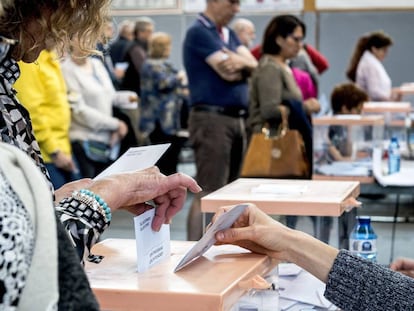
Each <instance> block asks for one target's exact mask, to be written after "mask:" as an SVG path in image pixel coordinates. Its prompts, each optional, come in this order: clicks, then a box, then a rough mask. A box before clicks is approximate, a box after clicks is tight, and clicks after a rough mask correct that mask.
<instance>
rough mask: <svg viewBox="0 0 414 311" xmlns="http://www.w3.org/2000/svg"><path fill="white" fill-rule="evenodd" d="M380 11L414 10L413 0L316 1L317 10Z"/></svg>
mask: <svg viewBox="0 0 414 311" xmlns="http://www.w3.org/2000/svg"><path fill="white" fill-rule="evenodd" d="M370 8H372V9H378V8H414V1H412V0H393V1H389V0H358V1H355V0H354V1H345V0H316V9H317V10H326V9H334V10H340V9H370Z"/></svg>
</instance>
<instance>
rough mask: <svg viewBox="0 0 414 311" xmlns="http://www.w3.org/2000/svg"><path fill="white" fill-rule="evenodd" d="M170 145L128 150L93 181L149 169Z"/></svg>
mask: <svg viewBox="0 0 414 311" xmlns="http://www.w3.org/2000/svg"><path fill="white" fill-rule="evenodd" d="M170 145H171V144H169V143H168V144H159V145H150V146H142V147H133V148H129V149H128V150H127V151H126V152H125V153H124V154H123V155H122V156H120V157H119V159H118V160H116V161H115V162H114V163H112V164H111V165H110V166H109V167H107V168H106V169H105V170H104V171H103V172H101V173H100V174H99V175H98V176H96V177H95V178H94V180H98V179H101V178H103V177H106V176H109V175H113V174H118V173H124V172H132V171H139V170H143V169H146V168H149V167H151V166H153V165H155V163H157V161H158V160H159V159H160V158H161V156H162V155H163V154H164V152H165V151H166V150H167V149H168V147H169V146H170Z"/></svg>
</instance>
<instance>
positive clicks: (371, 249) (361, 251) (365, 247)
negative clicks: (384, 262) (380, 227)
mask: <svg viewBox="0 0 414 311" xmlns="http://www.w3.org/2000/svg"><path fill="white" fill-rule="evenodd" d="M357 221H358V223H357V224H356V225H355V227H354V229H353V230H352V232H351V235H350V237H349V250H350V251H351V252H352V253H353V254H355V255H357V256H360V257H363V258H365V259H368V260H371V261H373V262H376V261H377V235H376V234H375V232H374V229H373V228H372V226H371V218H370V217H368V216H360V217H357Z"/></svg>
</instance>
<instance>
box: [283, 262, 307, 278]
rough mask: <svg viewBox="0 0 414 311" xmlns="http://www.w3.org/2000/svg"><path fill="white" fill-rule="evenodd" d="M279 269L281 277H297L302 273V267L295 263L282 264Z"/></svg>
mask: <svg viewBox="0 0 414 311" xmlns="http://www.w3.org/2000/svg"><path fill="white" fill-rule="evenodd" d="M278 268H279V270H278V271H279V276H296V275H298V274H299V273H300V272H301V271H302V268H301V267H299V266H298V265H295V264H293V263H280V264H279V267H278Z"/></svg>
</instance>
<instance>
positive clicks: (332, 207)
mask: <svg viewBox="0 0 414 311" xmlns="http://www.w3.org/2000/svg"><path fill="white" fill-rule="evenodd" d="M358 195H359V182H357V181H324V180H299V179H295V180H288V179H267V178H239V179H237V180H236V181H234V182H232V183H230V184H228V185H226V186H224V187H222V188H221V189H219V190H217V191H214V192H212V193H210V194H208V195H206V196H204V197H203V198H202V199H201V211H202V212H204V213H214V212H215V211H217V209H218V208H219V207H220V206H226V205H235V204H239V203H241V202H250V203H254V204H256V205H257V207H259V208H260V209H261V210H263V211H264V212H265V213H267V214H273V215H302V216H340V215H341V214H342V213H343V212H344V210H345V209H346V207H347V206H346V201H347V200H348V199H349V198H356V197H358Z"/></svg>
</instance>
